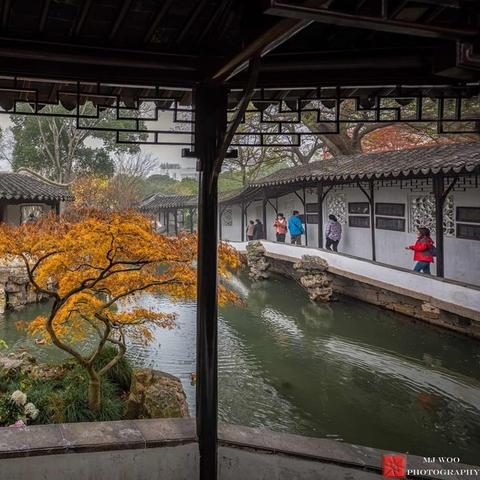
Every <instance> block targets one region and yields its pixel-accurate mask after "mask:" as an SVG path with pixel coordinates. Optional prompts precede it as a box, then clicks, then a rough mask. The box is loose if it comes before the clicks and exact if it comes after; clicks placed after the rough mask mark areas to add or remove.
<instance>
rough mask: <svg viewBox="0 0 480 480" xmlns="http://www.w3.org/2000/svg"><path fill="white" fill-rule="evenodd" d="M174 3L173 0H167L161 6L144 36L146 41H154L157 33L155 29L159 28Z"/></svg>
mask: <svg viewBox="0 0 480 480" xmlns="http://www.w3.org/2000/svg"><path fill="white" fill-rule="evenodd" d="M172 3H173V0H165V1H164V3H163V5H162V6H161V7H160V8H159V10H158V12H157V14H156V15H155V18H154V20H153V22H152V24H151V25H150V27H149V28H148V30H147V32H146V33H145V36H144V37H143V41H144V43H150V42H151V41H152V38H153V36H154V35H155V31H156V30H157V27H158V26H159V25H160V23H161V21H162V20H163V17H165V15H166V14H167V12H168V10H169V9H170V6H171V5H172Z"/></svg>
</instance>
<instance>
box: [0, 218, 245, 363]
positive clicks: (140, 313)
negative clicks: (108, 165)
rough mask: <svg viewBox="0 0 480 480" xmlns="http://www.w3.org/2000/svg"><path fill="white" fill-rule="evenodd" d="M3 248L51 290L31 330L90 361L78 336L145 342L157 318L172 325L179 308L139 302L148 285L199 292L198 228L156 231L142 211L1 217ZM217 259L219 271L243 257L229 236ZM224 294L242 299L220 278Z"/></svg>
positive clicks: (173, 292) (178, 293)
mask: <svg viewBox="0 0 480 480" xmlns="http://www.w3.org/2000/svg"><path fill="white" fill-rule="evenodd" d="M0 256H1V257H7V258H9V259H13V258H17V259H18V258H21V259H22V260H23V261H24V262H25V265H26V267H27V270H28V272H29V277H30V281H31V283H32V285H33V287H34V288H35V289H36V290H37V291H39V292H43V293H44V294H47V295H49V296H50V297H51V298H52V304H51V305H52V308H51V312H50V315H49V316H39V317H37V318H36V319H35V320H33V321H32V322H31V323H30V324H29V326H28V331H29V332H30V334H32V335H36V336H42V337H43V338H45V340H47V341H53V343H55V344H56V345H57V346H59V347H60V348H63V349H64V350H66V351H68V352H69V353H70V354H72V355H74V356H75V357H76V358H77V360H78V361H80V363H82V362H83V363H84V364H87V363H88V359H86V358H84V357H82V356H81V354H80V353H79V352H77V351H76V350H74V349H73V346H72V343H74V342H76V341H80V340H82V339H84V338H85V336H86V335H88V334H91V333H92V332H96V333H97V334H98V340H99V345H100V346H101V343H102V341H103V342H104V343H105V341H108V342H110V341H111V343H114V344H115V343H116V344H117V345H118V344H119V343H118V342H121V343H122V345H125V336H130V337H135V338H136V339H140V340H142V341H145V342H147V341H150V340H151V339H152V329H153V328H154V327H155V326H159V327H163V328H171V327H172V326H173V324H174V316H173V315H171V314H165V313H159V312H156V311H153V310H149V309H145V308H137V307H135V299H136V297H137V296H138V295H139V294H141V293H142V292H152V293H160V294H164V295H168V296H169V297H171V298H174V299H180V298H194V297H195V296H196V288H197V286H196V268H195V262H196V256H197V239H196V236H194V235H183V236H180V237H178V238H169V237H165V236H163V235H160V234H157V233H156V232H154V231H153V229H152V226H151V222H150V220H149V219H148V218H146V217H145V216H143V215H141V214H139V213H137V212H126V213H105V212H103V213H98V212H97V213H95V214H92V212H89V215H88V216H85V215H77V216H76V217H75V218H73V217H63V218H61V219H58V218H55V217H54V216H50V217H46V218H42V219H41V220H39V221H38V222H36V223H28V224H24V225H20V226H11V225H7V224H1V225H0ZM218 260H219V262H218V263H219V268H218V271H219V276H220V277H225V276H228V275H229V272H230V270H231V269H234V268H237V267H238V266H239V264H240V262H239V258H238V255H237V254H236V252H235V251H234V250H233V249H232V248H230V247H229V246H228V245H226V244H221V245H220V246H219V254H218ZM218 299H219V303H220V304H224V303H226V302H235V301H237V300H238V298H237V297H236V295H235V294H234V293H233V292H231V291H229V290H228V289H227V288H225V286H223V285H222V284H220V285H219V290H218ZM132 305H133V307H132Z"/></svg>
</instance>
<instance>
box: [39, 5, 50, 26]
mask: <svg viewBox="0 0 480 480" xmlns="http://www.w3.org/2000/svg"><path fill="white" fill-rule="evenodd" d="M50 3H51V0H45V1H44V2H43V7H42V13H41V15H40V22H39V23H38V31H39V32H40V33H42V32H43V31H44V30H45V24H46V23H47V18H48V10H49V9H50Z"/></svg>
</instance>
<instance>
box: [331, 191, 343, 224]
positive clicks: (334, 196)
mask: <svg viewBox="0 0 480 480" xmlns="http://www.w3.org/2000/svg"><path fill="white" fill-rule="evenodd" d="M327 215H335V216H336V217H337V220H338V222H339V223H343V224H345V223H347V202H346V200H345V194H344V193H329V194H328V196H327Z"/></svg>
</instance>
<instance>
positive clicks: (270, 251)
mask: <svg viewBox="0 0 480 480" xmlns="http://www.w3.org/2000/svg"><path fill="white" fill-rule="evenodd" d="M262 243H263V245H264V247H265V250H266V255H267V257H272V258H278V259H281V260H286V261H291V262H296V261H297V260H298V259H299V258H301V257H302V255H315V256H319V257H321V258H323V259H324V260H326V261H327V262H328V264H329V271H330V272H332V273H333V274H336V275H341V276H345V277H348V278H352V279H354V280H359V281H361V282H364V283H366V284H370V285H374V286H376V287H380V288H383V289H385V290H389V291H392V292H395V293H400V294H403V295H408V296H411V297H413V298H417V299H419V300H422V301H424V302H428V303H430V304H432V305H434V306H436V307H438V308H441V309H443V310H446V311H448V312H451V313H455V314H457V315H461V316H464V317H467V318H470V319H473V320H476V321H480V289H479V288H476V287H469V286H467V285H462V284H458V283H456V282H451V281H448V280H443V279H438V278H436V277H434V276H428V275H423V274H416V273H413V272H410V271H405V270H402V269H398V268H395V267H389V266H385V265H381V264H377V263H373V262H370V261H368V260H362V259H359V258H353V257H350V256H347V255H342V254H339V253H333V252H327V251H325V250H321V249H317V248H309V247H297V246H294V245H290V244H282V243H275V242H268V241H262ZM230 244H231V245H232V246H233V247H235V248H236V249H237V250H238V251H239V252H241V253H244V252H245V248H246V245H247V242H230Z"/></svg>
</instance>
